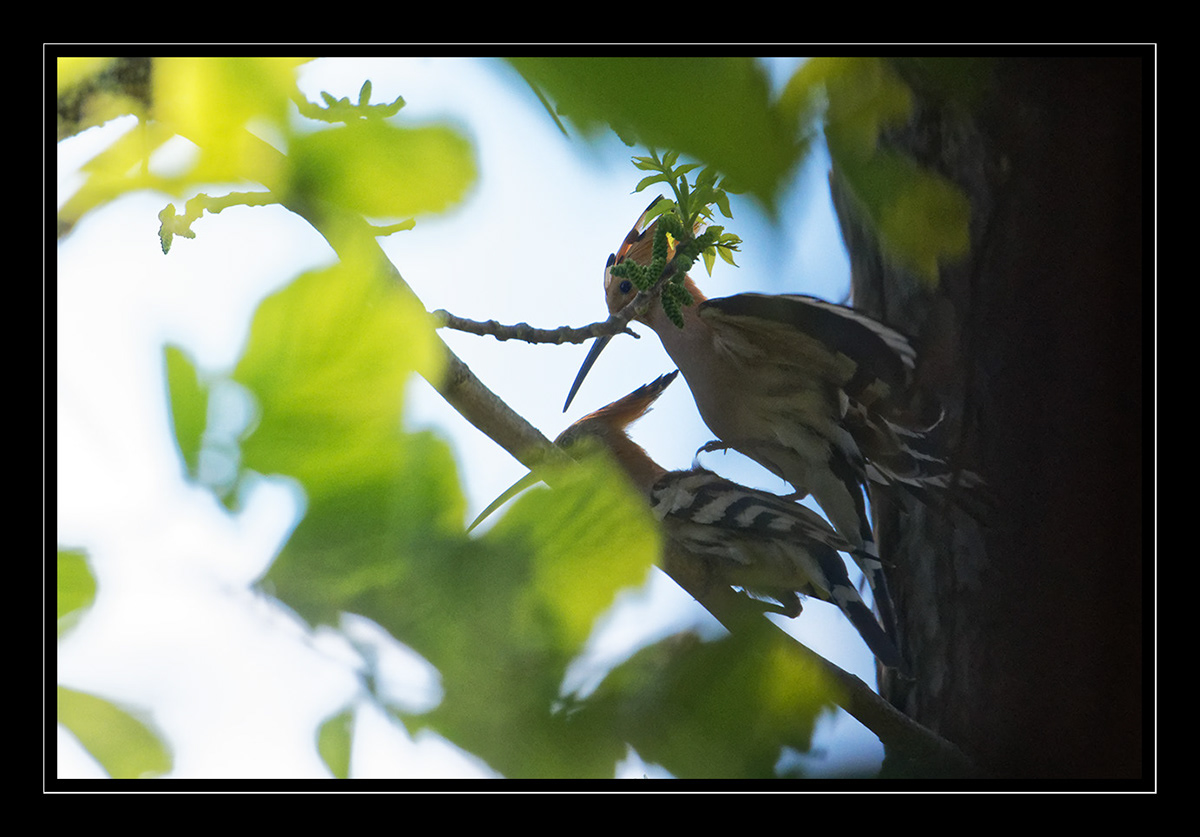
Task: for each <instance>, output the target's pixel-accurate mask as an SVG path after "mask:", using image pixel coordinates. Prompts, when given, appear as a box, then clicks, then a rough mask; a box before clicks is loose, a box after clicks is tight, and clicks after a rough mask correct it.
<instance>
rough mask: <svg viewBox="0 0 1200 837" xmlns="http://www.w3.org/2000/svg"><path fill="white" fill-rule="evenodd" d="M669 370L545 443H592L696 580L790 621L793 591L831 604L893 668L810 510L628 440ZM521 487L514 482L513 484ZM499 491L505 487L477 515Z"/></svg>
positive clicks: (878, 630)
mask: <svg viewBox="0 0 1200 837" xmlns="http://www.w3.org/2000/svg"><path fill="white" fill-rule="evenodd" d="M678 374H679V373H678V372H677V371H676V372H671V373H670V374H668V375H663V376H662V377H660V378H658V379H657V380H655V381H654V382H653V383H650V384H646V385H645V386H642V387H640V388H638V389H637V390H635V391H634V392H631V393H630V394H629V395H626V396H625V397H624V398H621V399H619V400H617V401H614V402H613V403H612V404H609V405H608V406H607V407H603V408H601V409H599V410H597V411H596V412H594V413H592V414H590V415H588V416H585V417H584V418H582V419H580V420H579V421H577V422H575V423H574V424H572V425H571V426H570V427H568V428H567V429H566V430H565V431H563V432H562V433H561V434H560V435H559V437H558V438H557V439H556V440H555V444H557V445H559V446H560V447H563V448H565V449H568V450H569V449H570V448H571V447H572V446H573V445H575V444H577V443H578V442H580V441H581V440H584V439H594V440H597V441H599V442H600V443H601V444H602V445H603V446H604V447H605V448H607V449H608V450H609V451H610V452H611V453H612V454H613V456H614V457H615V458H616V460H617V462H618V463H619V465H620V466H621V468H622V470H623V471H624V472H625V473H626V475H627V476H628V477H629V479H630V480H631V481H632V482H633V484H634V485H635V486H636V487H637V488H638V490H639V491H641V492H642V493H643V494H644V495H645V496H646V497H647V499H648V500H649V502H650V508H651V511H652V512H653V514H654V516H655V517H656V518H657V519H658V520H659V521H660V522H661V524H662V529H663V534H664V541H665V548H666V549H668V550H677V551H679V552H681V553H683V554H684V555H686V556H688V557H689V558H690V560H694V561H701V562H703V563H704V565H705V567H704V569H705V571H706V576H707V577H708V578H710V579H711V580H712V581H713V582H714V583H719V584H726V585H730V586H733V587H740V588H742V589H744V590H746V591H749V592H751V593H753V594H755V595H757V596H765V597H769V598H770V599H773V600H774V601H776V602H778V603H779V605H780V606H779V608H778V610H779V612H781V613H784V614H786V615H788V616H792V617H794V616H797V615H799V613H800V612H801V605H800V599H799V595H809V596H813V597H815V598H818V599H822V600H823V601H827V602H831V603H833V604H835V605H837V606H838V607H839V608H840V609H841V611H842V612H843V613H844V614H845V615H846V617H847V618H848V619H849V620H850V622H851V624H853V625H854V627H855V629H856V630H857V631H858V632H859V634H860V635H861V636H862V638H863V640H864V641H865V642H866V644H867V647H869V648H870V649H871V651H872V653H874V654H875V656H876V657H877V658H878V659H879V661H880V662H882V663H883V664H884V665H886V666H890V667H902V660H901V658H900V654H899V652H898V651H897V649H896V646H895V644H894V643H893V641H892V640H891V638H889V637H888V635H887V633H886V632H885V631H884V629H883V628H882V627H881V626H880V624H879V622H877V621H876V619H875V615H874V614H873V613H872V612H871V609H870V608H869V607H867V605H866V604H865V603H864V602H863V600H862V598H861V597H860V596H859V594H858V591H857V590H856V589H855V588H854V585H853V584H851V582H850V579H849V576H848V575H847V573H846V566H845V564H844V563H843V561H842V557H841V555H839V554H838V553H839V551H840V552H848V553H851V554H853V553H855V552H856V551H857V550H856V548H855V547H853V546H851V545H850V544H849V543H847V542H846V540H845V539H844V538H842V537H841V536H840V535H838V533H837V532H835V531H834V530H833V529H832V528H831V527H830V526H829V524H828V523H826V522H825V521H824V519H822V518H821V516H820V515H818V514H817V513H816V512H814V511H812V510H811V509H809V508H807V507H806V506H802V505H800V504H798V503H794V502H790V501H788V500H784V499H781V498H779V497H776V496H775V495H774V494H769V493H767V492H765V491H758V490H756V489H753V488H747V487H746V486H743V485H738V484H737V483H734V482H730V481H729V480H726V479H723V478H721V477H719V476H717V475H716V474H714V473H712V472H711V471H706V470H703V469H699V468H697V469H693V470H689V471H668V470H667V469H665V468H663V467H662V466H661V465H659V464H658V463H657V462H655V461H654V460H653V459H651V458H650V456H649V455H648V454H647V453H646V452H645V451H644V450H643V449H642V448H641V447H640V446H639V445H638V444H637V443H636V442H634V441H633V440H632V439H631V438H630V437H629V434H628V433H627V428H628V427H629V425H630V424H632V423H633V422H634V421H636V420H637V419H638V418H640V417H641V416H643V415H644V414H645V413H646V412H647V411H648V410H649V409H650V407H651V405H652V404H653V403H654V401H655V400H656V399H657V398H658V396H659V395H661V394H662V392H663V390H665V389H666V388H667V386H668V385H669V384H670V383H671V382H672V381H673V380H675V377H676V376H677V375H678ZM527 484H528V481H527V480H522V481H521V482H519V483H518V486H524V485H527ZM514 488H515V486H514ZM509 496H511V493H510V492H506V493H505V494H504V495H503V496H502V497H501V498H499V499H498V500H497V502H496V503H494V504H493V505H492V506H490V507H489V509H488V510H487V511H485V512H484V513H483V514H481V515H480V518H479V519H482V518H483V517H485V516H486V515H487V514H488V513H489V512H490V511H491V510H492V509H493V508H495V507H496V506H498V505H499V503H500V502H503V500H505V499H507V498H508V497H509ZM476 522H478V521H476ZM864 557H865V558H866V560H874V559H872V558H870V556H864Z"/></svg>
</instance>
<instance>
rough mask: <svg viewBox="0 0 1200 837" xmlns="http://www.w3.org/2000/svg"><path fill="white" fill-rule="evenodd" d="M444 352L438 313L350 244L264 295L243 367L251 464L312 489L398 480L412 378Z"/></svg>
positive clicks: (434, 368)
mask: <svg viewBox="0 0 1200 837" xmlns="http://www.w3.org/2000/svg"><path fill="white" fill-rule="evenodd" d="M364 252H365V251H364ZM440 363H441V354H440V349H439V344H438V342H437V339H436V337H435V335H434V332H433V326H432V323H431V321H430V318H429V316H428V315H427V314H426V312H425V311H424V309H423V308H422V307H421V305H420V303H419V302H418V301H417V300H415V299H413V298H412V297H411V295H409V294H407V293H405V292H404V291H403V290H402V289H401V288H400V287H399V286H398V284H397V283H396V282H395V281H394V280H393V279H392V278H391V275H390V274H389V273H387V271H385V270H384V269H383V268H382V266H380V265H378V264H377V263H375V262H373V261H371V260H370V259H369V258H367V257H365V256H364V257H363V258H361V259H360V258H358V257H355V256H354V255H353V254H347V255H345V256H344V258H343V260H342V261H341V262H340V263H339V264H337V265H335V266H333V267H331V268H328V269H326V270H321V271H316V272H313V273H307V274H304V275H303V276H301V277H299V278H298V279H296V280H295V281H294V282H292V283H291V284H290V285H288V286H287V287H286V288H283V289H282V290H280V291H278V292H277V293H275V294H273V295H272V296H270V297H268V298H267V299H265V300H264V301H263V303H262V304H261V305H260V306H259V308H258V311H257V312H256V313H255V316H254V320H253V322H252V324H251V329H250V338H249V342H248V345H247V347H246V351H245V353H244V354H243V356H242V358H241V360H240V361H239V362H238V364H237V367H236V369H235V371H234V379H235V380H236V381H238V382H239V383H241V384H243V385H244V386H245V387H246V388H247V389H248V390H249V391H250V392H251V393H252V394H253V396H254V398H255V399H256V400H257V403H258V409H259V417H258V426H257V427H256V429H255V430H254V431H253V432H252V433H251V435H250V436H249V438H248V439H246V440H245V442H244V444H243V449H242V456H243V463H244V465H245V466H246V467H247V468H250V469H253V470H255V471H258V472H259V473H263V474H286V475H289V476H292V477H295V478H296V479H298V480H300V481H301V482H302V483H303V484H304V486H305V489H306V490H307V491H309V492H310V499H311V495H314V494H320V493H333V494H336V493H339V492H340V491H342V490H343V488H344V486H346V485H354V484H362V483H377V482H381V481H382V482H387V481H389V480H390V479H391V478H392V475H394V474H395V473H396V471H395V468H396V458H395V452H394V449H395V446H396V440H397V439H398V437H399V434H400V429H401V415H402V408H403V400H404V387H405V385H406V383H407V381H408V379H409V377H410V375H411V374H412V373H413V372H414V371H417V370H419V371H421V372H422V373H423V374H426V375H428V376H434V375H437V374H439V372H438V369H439V365H440Z"/></svg>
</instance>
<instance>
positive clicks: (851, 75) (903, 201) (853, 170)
mask: <svg viewBox="0 0 1200 837" xmlns="http://www.w3.org/2000/svg"><path fill="white" fill-rule="evenodd" d="M818 69H819V70H820V72H821V74H822V78H823V79H824V81H825V83H826V84H827V86H828V93H829V108H828V115H827V121H826V128H825V136H826V139H827V141H828V144H829V154H830V157H831V158H832V160H833V164H834V169H835V170H836V172H837V175H838V177H839V178H841V180H842V182H843V183H844V184H845V185H846V187H847V189H848V191H849V193H850V195H851V196H852V197H853V198H854V200H855V202H856V204H857V207H858V209H859V211H860V212H862V213H863V215H865V216H866V217H867V218H868V219H869V220H870V221H872V222H873V225H874V228H875V230H876V232H877V234H878V236H879V243H880V246H881V248H882V249H883V250H884V252H885V253H887V255H888V256H889V257H890V258H892V259H893V260H895V261H896V262H897V263H899V264H901V265H903V266H905V267H906V268H907V269H909V270H911V271H913V272H914V273H915V274H916V275H917V276H918V277H920V278H921V279H922V280H924V281H925V282H927V283H935V282H936V281H937V278H938V269H939V265H940V264H943V263H948V262H952V261H954V260H957V259H961V258H963V257H964V256H966V255H967V252H968V250H969V247H970V220H971V207H970V202H969V201H968V199H967V196H966V194H965V193H964V192H963V191H962V190H961V189H960V188H959V187H958V186H956V185H955V184H953V183H951V182H950V181H949V180H946V179H945V178H944V177H942V176H941V175H939V174H937V173H936V172H934V171H931V170H929V169H925V168H922V167H921V166H919V165H917V163H916V162H915V161H913V160H911V159H908V158H906V157H903V156H901V155H899V154H897V153H895V152H891V151H887V150H883V149H880V148H879V147H878V140H879V133H880V131H881V130H883V129H884V128H887V127H889V126H894V125H898V124H902V123H904V122H905V121H906V120H907V119H908V118H909V115H910V113H911V110H912V98H913V94H912V91H911V90H910V89H909V88H908V86H907V85H906V84H905V83H904V82H903V81H902V80H901V79H900V77H899V76H898V75H896V74H895V73H894V72H893V71H892V69H891V67H890V65H889V64H887V63H886V62H884V61H882V60H880V59H874V58H855V59H825V60H824V61H823V62H821V63H820V64H818ZM813 72H815V71H813Z"/></svg>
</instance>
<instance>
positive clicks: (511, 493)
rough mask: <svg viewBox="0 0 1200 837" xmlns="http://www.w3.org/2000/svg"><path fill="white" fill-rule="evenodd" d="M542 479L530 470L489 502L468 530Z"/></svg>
mask: <svg viewBox="0 0 1200 837" xmlns="http://www.w3.org/2000/svg"><path fill="white" fill-rule="evenodd" d="M541 481H542V478H541V477H540V476H538V475H537V474H535V473H534V472H533V471H530V472H529V473H528V474H526V475H525V476H523V477H521V478H520V479H519V480H517V481H516V482H514V483H513V484H512V485H511V486H509V487H508V488H507V489H505V491H504V493H503V494H501V495H500V496H499V497H497V498H496V499H495V500H492V502H490V503H488V507H487V508H486V509H484V510H483V511H481V512H480V513H479V516H478V517H477V518H475V520H473V521H472V522H471V525H470V526H468V527H467V531H468V532H470V531H471V530H472V529H474V528H475V527H476V526H478V525H479V524H480V523H482V522H483V521H485V520H487V518H488V517H489V516H490V515H491V513H492V512H494V511H495V510H496V509H498V508H500V507H501V506H503V505H504V504H505V503H507V502H508V501H509V500H511V499H512V498H513V497H516V496H517V495H518V494H520V493H521V492H522V491H524V490H525V489H527V488H530V487H532V486H535V485H537V484H538V483H539V482H541Z"/></svg>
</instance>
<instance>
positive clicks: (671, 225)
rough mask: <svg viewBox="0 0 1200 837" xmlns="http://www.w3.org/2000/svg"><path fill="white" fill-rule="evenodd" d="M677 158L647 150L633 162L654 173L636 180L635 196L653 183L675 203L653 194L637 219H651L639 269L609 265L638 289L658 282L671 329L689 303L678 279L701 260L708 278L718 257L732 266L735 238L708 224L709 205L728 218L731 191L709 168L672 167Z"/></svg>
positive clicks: (628, 264)
mask: <svg viewBox="0 0 1200 837" xmlns="http://www.w3.org/2000/svg"><path fill="white" fill-rule="evenodd" d="M678 160H679V152H677V151H668V152H666V153H665V154H663V155H662V156H659V154H658V152H657V151H656V150H654V149H650V154H649V155H648V156H644V157H634V158H633V164H634V165H635V166H636V167H637V168H639V169H641V170H642V171H651V172H654V173H653V174H651V175H648V176H646V177H644V178H642V179H641V180H640V181H639V182H638V184H637V186H636V187H635V189H634V191H636V192H640V191H642V190H644V189H645V188H646V187H648V186H652V185H654V184H656V183H666V184H667V185H669V186H670V187H671V190H672V192H673V193H674V195H675V200H673V201H672V200H668V199H665V198H663V197H662V196H659V198H658V199H657V200H656V201H655V202H654V203H652V204H651V206H650V208H649V209H648V210H647V211H646V213H645V215H644V216H643V217H642V222H643V223H645V224H648V223H650V222H651V221H655V230H654V240H653V249H652V252H651V260H650V263H649V264H646V265H640V264H637V263H636V262H634V261H633V260H632V259H626V260H625V261H623V262H621V263H620V264H617V265H614V266H613V268H612V274H613V275H614V276H617V277H619V278H622V279H629V280H630V281H631V282H632V283H633V285H634V287H636V288H637V289H638V290H640V291H645V290H649V289H650V288H651V287H653V286H654V285H655V284H656V283H658V282H659V281H660V280H661V281H662V286H661V293H660V299H661V300H662V306H663V310H664V311H665V312H666V313H667V316H668V317H670V319H671V321H672V322H673V323H675V325H677V326H679V327H680V328H682V327H683V317H682V315H681V314H680V313H679V309H680V306H683V305H691V304H692V302H693V299H692V295H691V294H690V293H689V292H688V290H687V288H686V287H685V285H684V282H683V280H684V277H685V276H686V275H687V273H688V271H689V270H691V267H692V265H693V264H695V262H696V260H697V259H699V258H701V257H703V259H704V263H705V267H706V268H707V270H708V272H709V274H711V273H712V267H713V264H714V262H715V260H716V257H717V256H718V255H719V256H720V257H721V258H722V259H723V260H724V261H726V262H728V263H729V264H731V265H734V266H735V267H736V264H735V262H734V260H733V252H734V251H736V250H737V249H738V245H740V244H741V239H740V238H738V237H737V236H736V235H734V234H732V233H727V232H725V228H724V227H722V226H718V225H713V224H709V223H708V222H709V221H711V219H712V218H713V217H714V216H713V207H716V208H717V209H718V210H720V212H721V214H722V215H724V216H725V217H726V218H732V217H733V213H732V212H731V211H730V209H729V194H728V193H729V192H730V191H732V190H731V189H729V188H728V186H727V185H726V183H725V180H724V179H722V180H720V181H718V174H717V171H716V169H715V168H713V167H712V166H705V167H703V168H701V166H700V164H699V163H683V164H678V165H677V163H678ZM695 169H701V171H700V173H699V174H698V175H696V177H695V181H694V183H689V182H688V175H689V174H690V173H691V172H692V171H694V170H695ZM735 194H736V193H735ZM655 219H657V220H655ZM697 230H701V232H700V234H699V235H697V234H696V231H697Z"/></svg>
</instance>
